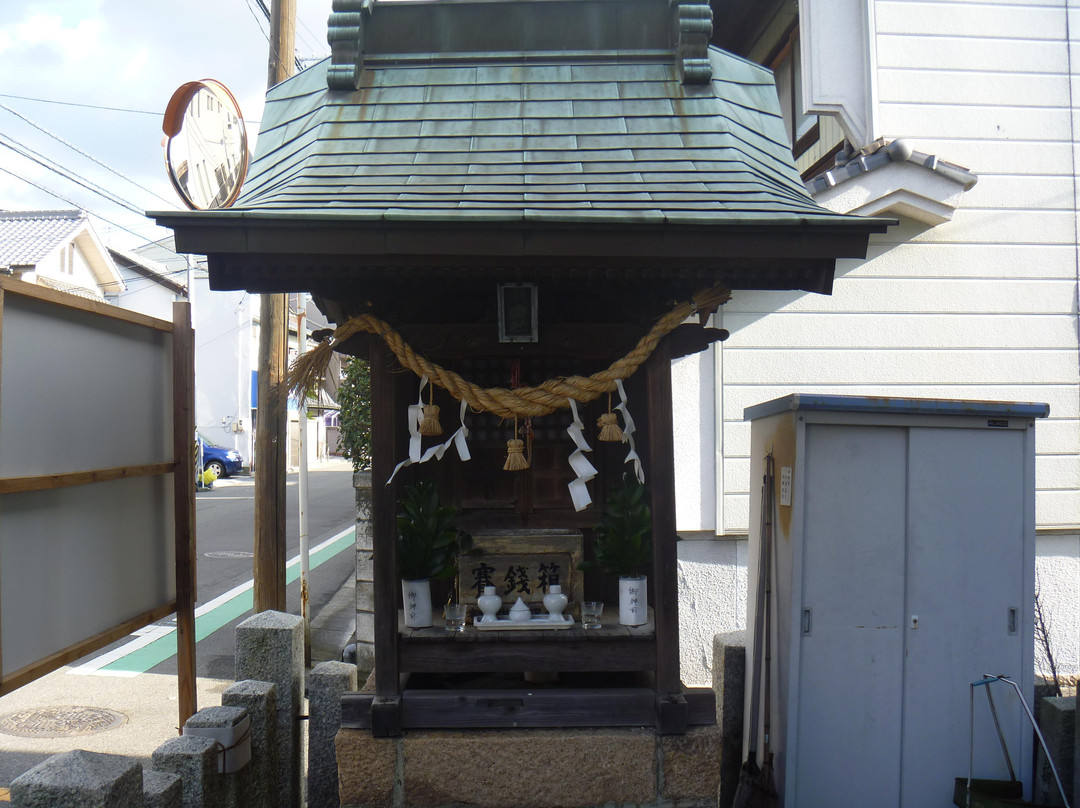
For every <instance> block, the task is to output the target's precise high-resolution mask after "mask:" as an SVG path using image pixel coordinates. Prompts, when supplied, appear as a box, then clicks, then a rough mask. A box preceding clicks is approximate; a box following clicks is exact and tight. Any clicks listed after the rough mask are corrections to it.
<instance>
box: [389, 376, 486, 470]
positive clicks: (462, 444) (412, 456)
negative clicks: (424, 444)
mask: <svg viewBox="0 0 1080 808" xmlns="http://www.w3.org/2000/svg"><path fill="white" fill-rule="evenodd" d="M427 384H428V377H427V376H421V377H420V392H419V394H418V399H417V402H416V403H415V404H410V405H409V415H408V420H409V456H408V457H407V458H405V459H404V460H402V461H401V462H400V463H398V464H397V465H396V466H394V473H393V474H391V475H390V479H389V480H387V481H386V484H387V485H390V483H392V482H393V481H394V478H395V477H396V476H397V473H398V472H399V471H401V470H402V469H403V468H405V467H406V466H411V465H412V464H413V463H426V462H427V461H429V460H431V458H433V457H434V458H435V459H436V460H442V459H443V455H444V454H446V450H447V449H449V448H450V445H451V444H453V446H454V448H455V449H457V453H458V457H460V458H461V459H462V460H463V461H465V460H470V459H471V458H472V455H471V454H470V452H469V444H468V441H467V438H468V437H469V429H468V427H466V426H465V410H466V408H467V407H468V404H467V403H466V402H464V401H462V402H461V407H460V408H459V410H458V420H459V421H460V422H461V426H459V427H458V428H457V431H456V432H454V434H453V435H451V436H450V437H449V438H447V439H446V441H445V442H444V443H437V444H435V445H434V446H431V447H429V448H428V450H427V451H426V452H424V453H423V454H420V443H421V441H422V439H423V438H422V436H421V435H420V422H421V421H422V420H424V388H425V387H427Z"/></svg>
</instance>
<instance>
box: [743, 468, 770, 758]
mask: <svg viewBox="0 0 1080 808" xmlns="http://www.w3.org/2000/svg"><path fill="white" fill-rule="evenodd" d="M766 463H768V459H767V458H766ZM767 480H768V474H766V475H765V477H763V478H762V482H761V527H760V530H759V531H758V536H760V537H761V546H760V548H759V550H758V552H759V555H758V587H757V611H756V612H755V614H754V670H753V677H754V678H753V679H752V685H751V688H750V744H749V747H748V752H749V754H748V755H747V757H748V758H753V759H754V765H757V749H758V714H759V711H760V710H761V653H762V651H761V638H762V636H763V634H764V629H765V586H766V580H765V579H766V574H765V498H766V496H767V493H766V492H767V485H766V483H767Z"/></svg>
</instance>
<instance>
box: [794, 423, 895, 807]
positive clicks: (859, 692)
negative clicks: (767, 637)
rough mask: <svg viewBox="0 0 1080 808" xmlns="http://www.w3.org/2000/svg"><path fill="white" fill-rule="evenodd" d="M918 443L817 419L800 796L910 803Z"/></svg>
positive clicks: (807, 802)
mask: <svg viewBox="0 0 1080 808" xmlns="http://www.w3.org/2000/svg"><path fill="white" fill-rule="evenodd" d="M907 450H908V439H907V430H906V429H903V428H886V427H854V426H832V425H826V424H810V425H808V426H807V427H806V454H805V457H806V473H805V484H806V493H805V511H804V513H805V517H804V518H805V523H804V531H803V535H804V537H805V539H804V542H805V546H804V549H803V570H802V585H803V606H804V607H805V608H808V609H810V610H811V611H810V614H809V619H810V621H811V623H810V633H809V634H808V635H803V636H802V637H801V639H800V640H798V641H799V642H800V646H799V693H798V698H797V702H796V704H797V709H798V726H797V728H796V746H795V758H796V759H795V760H794V761H793V762H794V763H795V772H794V779H792V775H793V773H792V772H791V771H790V769H789V770H788V779H789V782H787V783H786V792H787V796H788V799H787V804H788V805H798V808H836V807H837V806H842V805H860V806H881V807H882V808H886V807H887V806H897V805H899V804H900V803H899V792H900V759H901V758H900V726H901V693H902V691H903V685H902V681H901V677H902V674H903V652H904V649H903V642H904V636H903V628H902V626H903V612H904V521H905V519H904V489H905V485H906V480H905V472H906V466H907V460H906V455H907ZM796 626H798V624H796ZM796 631H799V629H798V628H796ZM796 636H799V635H798V634H797V635H796ZM856 661H857V662H856Z"/></svg>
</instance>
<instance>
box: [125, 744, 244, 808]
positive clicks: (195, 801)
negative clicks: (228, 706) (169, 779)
mask: <svg viewBox="0 0 1080 808" xmlns="http://www.w3.org/2000/svg"><path fill="white" fill-rule="evenodd" d="M220 752H221V744H219V743H218V742H217V741H215V740H213V739H212V738H202V737H199V736H198V735H180V736H179V737H176V738H170V739H169V740H167V741H165V743H163V744H162V745H161V746H159V747H158V748H157V749H155V750H154V754H153V756H152V758H151V760H152V761H153V766H154V769H155V770H156V771H159V772H166V773H168V774H175V775H177V776H179V778H180V780H181V782H182V784H183V786H182V791H183V798H182V801H181V805H182V806H183V808H220V806H221V799H222V790H223V785H224V784H223V783H222V776H221V775H220V774H218V754H219V753H220ZM140 798H141V794H140Z"/></svg>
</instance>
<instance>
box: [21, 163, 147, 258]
mask: <svg viewBox="0 0 1080 808" xmlns="http://www.w3.org/2000/svg"><path fill="white" fill-rule="evenodd" d="M0 171H2V172H4V173H5V174H10V175H11V176H12V177H14V178H15V179H17V180H22V181H23V182H25V183H26V184H27V185H32V186H34V187H35V188H37V189H38V190H39V191H44V192H45V193H47V194H48V195H49V196H54V197H56V198H57V199H59V200H60V201H62V202H67V203H68V204H69V205H71V206H72V207H74V208H77V209H79V210H85V211H87V212H88V213H91V214H93V215H94V216H96V217H97V218H99V219H101V221H103V222H107V223H109V224H111V225H112V226H113V227H116V228H118V229H120V230H123V231H124V232H125V233H130V234H131V235H133V236H135V237H136V238H139V239H142V240H144V241H145V240H146V236H145V235H144V234H142V233H136V232H135V231H134V230H132V229H130V228H128V227H125V226H124V225H122V224H120V223H119V222H114V221H113V220H112V219H109V218H107V217H105V216H102V215H101V214H100V213H98V212H97V211H94V210H90V209H89V208H86V207H85V206H83V205H80V204H79V203H78V202H76V201H74V200H72V199H68V198H67V197H66V196H64V195H63V194H58V193H57V192H56V191H50V190H49V189H48V188H46V187H45V186H44V185H38V184H37V183H36V182H34V181H33V180H31V179H29V178H27V177H24V176H23V175H22V174H19V173H17V172H15V171H12V170H11V169H8V168H4V167H3V166H0ZM154 227H157V225H154Z"/></svg>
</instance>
